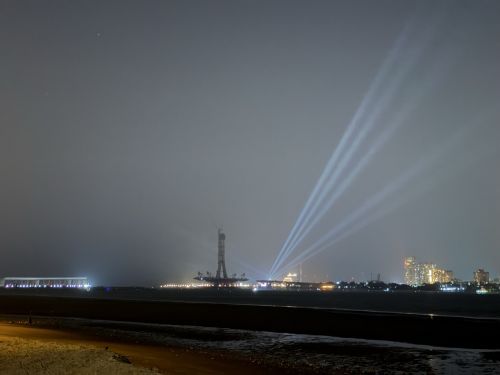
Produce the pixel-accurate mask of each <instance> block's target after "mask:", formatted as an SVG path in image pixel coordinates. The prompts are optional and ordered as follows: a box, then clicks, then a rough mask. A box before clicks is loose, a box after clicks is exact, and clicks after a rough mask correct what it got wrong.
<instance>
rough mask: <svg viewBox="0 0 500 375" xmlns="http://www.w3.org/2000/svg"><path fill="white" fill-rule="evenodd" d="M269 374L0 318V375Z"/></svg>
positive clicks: (208, 357) (227, 361)
mask: <svg viewBox="0 0 500 375" xmlns="http://www.w3.org/2000/svg"><path fill="white" fill-rule="evenodd" d="M155 373H162V374H206V375H210V374H234V373H239V374H271V373H276V371H275V370H271V369H265V368H261V367H259V366H252V364H251V363H244V364H242V361H239V360H233V359H231V358H221V357H220V356H218V355H217V353H208V352H206V353H200V352H199V351H198V352H190V351H185V350H181V349H176V348H169V347H161V346H152V345H143V344H139V343H130V342H119V341H116V340H109V341H108V340H106V339H99V338H96V337H91V336H87V335H85V334H82V333H80V332H70V331H62V330H57V329H46V328H38V327H32V326H23V325H18V324H12V323H5V322H2V323H0V374H47V375H48V374H50V375H52V374H61V375H62V374H155Z"/></svg>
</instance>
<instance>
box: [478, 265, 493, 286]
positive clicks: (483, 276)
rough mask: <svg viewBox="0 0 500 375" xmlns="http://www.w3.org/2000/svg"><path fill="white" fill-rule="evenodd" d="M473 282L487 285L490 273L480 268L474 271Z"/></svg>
mask: <svg viewBox="0 0 500 375" xmlns="http://www.w3.org/2000/svg"><path fill="white" fill-rule="evenodd" d="M474 282H476V283H477V284H487V283H489V282H490V273H489V272H486V271H485V270H483V269H482V268H479V269H478V270H476V271H474Z"/></svg>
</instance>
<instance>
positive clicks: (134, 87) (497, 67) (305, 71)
mask: <svg viewBox="0 0 500 375" xmlns="http://www.w3.org/2000/svg"><path fill="white" fill-rule="evenodd" d="M499 21H500V2H498V1H477V0H471V1H449V2H448V1H399V0H393V1H368V0H366V1H351V0H349V1H347V0H346V1H277V0H266V1H264V0H262V1H234V0H230V1H229V0H228V1H168V2H167V1H121V0H120V1H106V2H103V1H88V0H86V1H71V2H68V1H62V0H61V1H56V0H53V1H47V0H36V1H22V2H20V1H16V0H0V45H1V46H2V53H1V58H0V176H1V180H0V181H1V182H0V256H1V261H0V276H79V275H84V276H88V277H90V278H91V279H92V280H93V282H94V284H101V285H102V284H106V285H110V284H113V285H132V284H134V285H156V284H158V283H160V282H164V281H166V280H169V281H175V280H189V279H190V278H192V277H193V276H195V274H196V272H198V271H202V272H205V271H207V270H209V271H212V272H213V271H215V268H216V251H217V248H216V246H217V243H216V240H217V231H216V228H217V226H222V227H223V228H224V230H225V232H226V234H227V243H226V246H227V264H228V272H229V273H233V272H237V273H241V272H246V274H247V276H249V277H250V278H252V279H258V278H263V277H266V276H267V275H268V272H269V270H270V268H271V265H272V264H273V262H274V260H275V258H276V257H277V255H278V253H279V251H280V249H281V247H282V245H283V243H284V242H285V240H286V238H287V236H288V234H289V232H290V230H291V229H292V227H293V225H294V223H295V222H296V219H297V217H298V216H299V214H300V212H301V210H302V208H303V206H304V204H305V202H306V200H307V198H308V197H309V194H310V193H311V191H312V189H313V188H314V186H315V184H316V181H317V180H318V178H319V176H320V175H321V173H322V171H323V169H324V167H325V165H326V163H327V161H328V160H329V158H330V156H331V155H332V153H333V151H334V150H335V148H336V147H337V145H338V144H339V142H340V140H341V137H342V135H343V134H344V131H345V130H346V128H347V126H348V124H349V123H350V121H351V119H352V118H353V116H355V114H356V112H357V111H358V108H359V106H360V104H361V103H362V101H363V98H364V97H366V93H367V92H368V91H369V89H370V87H372V86H371V85H372V84H373V81H374V79H376V77H377V75H378V74H379V72H380V71H381V69H382V68H383V67H384V61H387V59H388V58H389V59H390V56H391V53H392V54H393V60H392V61H393V64H392V65H391V67H390V68H389V69H388V71H387V75H386V76H385V78H384V79H383V80H382V83H381V85H379V87H378V89H377V90H375V91H374V92H373V93H372V96H371V98H372V99H373V100H375V101H378V102H377V103H378V104H377V103H375V104H374V105H373V106H372V107H371V109H370V112H367V113H366V119H365V120H364V122H363V124H364V123H366V122H367V121H369V119H372V120H373V127H372V129H371V131H370V132H369V133H368V135H367V137H366V138H365V139H364V141H363V142H362V143H361V144H360V146H359V149H358V150H357V152H356V153H355V154H354V155H353V159H352V160H351V161H350V162H349V163H348V165H347V166H346V170H345V174H344V175H342V176H343V177H342V178H340V179H339V181H340V182H338V183H337V186H338V185H339V184H340V183H341V181H343V180H344V179H345V176H347V175H348V174H349V172H350V171H352V170H354V168H355V165H356V162H357V161H358V160H360V159H361V158H362V157H363V155H366V154H367V153H368V152H369V150H370V147H371V146H372V145H373V144H374V142H376V140H377V139H378V137H380V136H381V135H383V134H385V133H384V131H385V130H386V129H388V128H390V127H391V126H394V127H395V128H394V129H395V130H394V131H393V133H392V134H391V135H390V137H388V139H387V140H386V142H384V144H383V146H381V147H380V149H378V150H377V152H375V153H374V154H373V155H371V156H370V158H369V163H368V164H367V165H366V167H365V168H364V169H363V170H362V171H361V172H360V173H359V174H358V175H357V176H356V178H354V179H353V181H352V183H351V184H349V186H348V187H347V188H346V190H345V192H344V193H343V194H342V195H341V196H340V197H339V199H338V201H337V203H336V204H335V206H334V207H332V209H331V210H328V212H327V213H326V214H325V216H324V217H323V218H322V219H321V220H319V221H318V223H317V224H316V225H315V226H314V228H313V229H312V230H311V232H310V233H309V234H308V236H307V238H305V239H304V241H303V242H302V243H301V244H299V245H298V246H297V248H296V250H295V253H294V255H298V254H300V252H301V251H304V250H305V249H306V248H307V246H308V245H310V244H312V243H314V241H316V240H317V239H318V238H320V237H321V236H322V235H324V234H325V233H327V232H328V231H330V230H331V229H332V228H335V227H336V226H337V225H338V224H339V223H341V222H342V221H343V220H345V218H346V217H348V216H349V214H350V213H352V212H353V211H354V210H356V209H357V208H358V207H359V206H361V205H362V203H363V202H364V201H365V200H366V199H367V198H368V197H370V196H372V195H373V194H375V193H377V191H380V190H381V189H384V187H387V186H390V184H391V181H394V180H395V179H396V178H397V176H399V175H401V173H404V172H405V171H407V170H409V169H411V167H412V166H413V165H415V164H416V163H418V161H419V160H420V158H422V157H424V156H426V155H434V154H436V153H438V154H439V152H440V150H441V151H442V152H441V153H440V154H439V157H437V158H436V160H435V162H434V163H433V164H432V165H431V166H429V168H426V169H425V170H423V171H422V172H421V173H420V174H418V176H415V178H413V179H411V180H410V181H408V183H407V184H406V185H405V186H404V188H403V189H402V190H401V191H398V192H395V193H394V194H391V196H390V197H389V199H387V200H386V201H384V203H383V204H382V206H381V207H382V208H383V207H390V206H391V204H394V203H395V202H396V203H397V207H395V208H394V209H392V210H391V211H390V212H387V213H386V214H385V215H383V216H381V217H379V218H378V219H377V220H374V221H373V222H370V223H369V224H367V225H365V226H363V227H362V228H360V229H359V230H357V231H355V232H354V233H352V235H350V236H347V237H346V238H344V239H342V240H341V241H338V242H337V243H335V244H334V245H332V246H330V247H328V248H327V249H325V250H324V251H322V252H321V253H318V254H316V255H315V256H313V257H311V258H310V259H308V260H307V261H306V262H304V264H303V272H304V278H305V279H309V280H318V281H319V280H324V279H333V280H339V279H344V280H350V279H351V278H355V279H356V280H366V279H368V278H369V277H370V273H373V274H377V273H381V275H382V279H383V280H386V281H402V258H403V257H404V256H408V255H413V256H416V257H417V259H418V260H420V261H429V262H435V263H438V264H439V265H440V266H442V267H444V268H446V269H452V270H454V271H455V275H456V276H457V277H459V278H461V279H465V280H467V279H471V278H472V272H473V270H474V269H476V268H479V267H480V268H485V269H487V270H488V271H490V273H491V274H492V276H497V275H498V274H500V231H499V230H498V228H499V224H500V168H499V167H498V166H499V162H500V153H499V151H498V149H499V147H498V142H499V141H498V140H500V121H499V120H500V113H499V110H498V102H499V100H498V98H499V94H500V39H499V38H498V36H499V35H500V22H499ZM398 40H399V44H398ZM395 46H398V47H397V48H396V49H395ZM377 110H378V116H375V112H376V111H377ZM457 134H459V135H458V136H457ZM450 139H451V140H453V141H450ZM450 143H451V145H450ZM292 258H293V256H292V257H290V258H289V259H288V261H291V260H292ZM285 264H286V262H285ZM282 271H283V272H285V271H287V269H283V270H282Z"/></svg>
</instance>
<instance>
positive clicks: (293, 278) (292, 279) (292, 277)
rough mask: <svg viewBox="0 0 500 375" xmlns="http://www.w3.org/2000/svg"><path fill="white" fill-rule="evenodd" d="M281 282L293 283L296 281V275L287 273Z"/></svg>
mask: <svg viewBox="0 0 500 375" xmlns="http://www.w3.org/2000/svg"><path fill="white" fill-rule="evenodd" d="M283 281H284V282H286V283H293V282H295V281H297V274H296V273H291V272H289V273H288V275H286V276H285V277H284V278H283Z"/></svg>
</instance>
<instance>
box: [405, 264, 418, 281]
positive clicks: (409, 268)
mask: <svg viewBox="0 0 500 375" xmlns="http://www.w3.org/2000/svg"><path fill="white" fill-rule="evenodd" d="M416 264H417V263H416V261H415V257H406V258H405V259H404V270H405V284H407V285H417V281H416V280H417V272H416Z"/></svg>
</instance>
